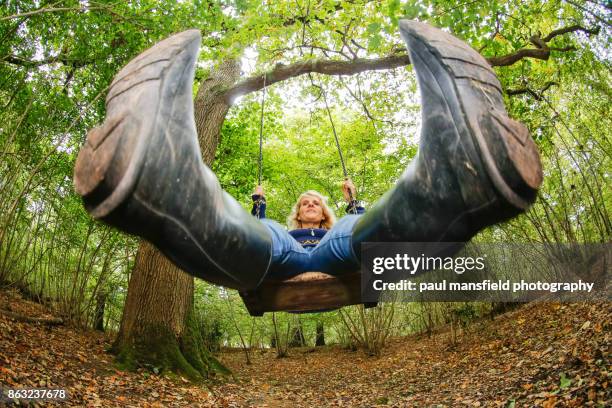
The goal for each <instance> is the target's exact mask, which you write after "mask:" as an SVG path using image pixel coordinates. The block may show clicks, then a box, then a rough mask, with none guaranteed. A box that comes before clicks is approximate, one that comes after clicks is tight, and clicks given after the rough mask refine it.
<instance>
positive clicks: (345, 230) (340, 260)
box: [251, 179, 365, 278]
mask: <svg viewBox="0 0 612 408" xmlns="http://www.w3.org/2000/svg"><path fill="white" fill-rule="evenodd" d="M342 192H343V195H344V199H345V200H346V202H347V203H348V205H347V207H346V212H347V214H348V215H347V216H346V217H344V218H342V219H341V220H340V222H338V223H337V226H336V227H335V228H332V227H334V225H335V224H336V217H335V215H334V212H333V211H332V209H330V208H329V206H328V205H327V201H326V200H325V197H323V195H321V193H319V192H317V191H314V190H308V191H306V192H304V193H302V194H301V195H300V197H299V198H298V200H297V202H296V203H295V205H294V206H293V208H292V210H291V213H290V214H289V217H288V218H287V224H288V226H289V231H287V230H285V229H284V228H283V227H282V226H281V225H280V224H278V223H277V222H275V221H273V220H269V219H267V218H266V199H265V194H264V190H263V187H262V186H257V188H256V189H255V191H254V192H253V195H252V198H253V209H252V210H251V214H252V215H254V216H256V217H257V218H259V220H260V221H261V222H263V223H264V224H265V226H266V227H267V228H268V230H269V231H270V234H271V235H272V251H273V255H272V269H271V271H270V274H269V276H270V277H273V278H289V277H291V276H295V275H297V274H300V273H302V272H307V271H319V272H326V273H329V274H338V273H342V272H347V271H350V270H351V269H352V270H357V269H359V262H358V259H357V257H355V256H354V254H353V251H352V250H351V240H350V231H351V230H352V226H353V225H354V223H355V222H356V221H357V219H358V215H359V214H363V213H364V212H365V210H364V208H363V207H361V206H359V204H358V201H357V200H354V199H353V197H355V196H356V193H357V189H356V188H355V185H354V184H353V182H352V181H351V180H350V179H347V180H345V181H344V182H343V183H342ZM330 230H333V232H330V235H329V236H328V231H330ZM326 236H327V239H326ZM347 261H349V262H348V264H347ZM339 264H343V265H345V266H344V267H342V268H340V269H339V268H338V265H339ZM349 265H351V266H349Z"/></svg>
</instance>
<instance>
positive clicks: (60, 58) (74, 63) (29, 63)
mask: <svg viewBox="0 0 612 408" xmlns="http://www.w3.org/2000/svg"><path fill="white" fill-rule="evenodd" d="M0 61H4V62H8V63H10V64H13V65H19V66H22V67H40V66H41V65H48V64H54V63H56V62H61V63H62V64H64V65H67V66H71V67H73V68H81V67H84V66H85V65H88V64H92V63H93V62H94V61H93V60H90V61H87V60H80V59H74V58H69V57H67V56H65V55H57V56H55V57H49V58H45V59H42V60H27V59H25V58H21V57H17V56H14V55H7V56H5V57H3V58H2V59H0Z"/></svg>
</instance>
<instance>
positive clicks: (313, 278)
mask: <svg viewBox="0 0 612 408" xmlns="http://www.w3.org/2000/svg"><path fill="white" fill-rule="evenodd" d="M240 296H241V297H242V300H243V302H244V305H245V306H246V308H247V310H248V311H249V314H250V315H251V316H263V314H264V313H265V312H280V311H285V312H294V313H308V312H311V313H314V312H322V311H329V310H334V309H338V308H340V307H343V306H348V305H357V304H361V303H363V302H362V301H361V274H360V273H359V272H354V273H347V274H343V275H338V276H332V275H328V274H326V273H322V272H304V273H302V274H300V275H297V276H294V277H292V278H290V279H285V280H273V279H266V280H265V281H264V282H262V283H261V285H259V287H257V289H254V290H252V291H248V292H240ZM364 305H365V307H374V306H376V303H364Z"/></svg>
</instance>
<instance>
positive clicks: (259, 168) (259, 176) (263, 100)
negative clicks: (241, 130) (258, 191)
mask: <svg viewBox="0 0 612 408" xmlns="http://www.w3.org/2000/svg"><path fill="white" fill-rule="evenodd" d="M265 103H266V74H265V73H264V74H263V92H262V94H261V116H260V120H259V157H258V159H257V185H258V186H261V179H262V175H263V126H264V105H265ZM262 199H263V197H260V198H259V200H257V204H256V208H255V217H257V218H260V211H261V204H262Z"/></svg>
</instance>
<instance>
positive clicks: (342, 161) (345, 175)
mask: <svg viewBox="0 0 612 408" xmlns="http://www.w3.org/2000/svg"><path fill="white" fill-rule="evenodd" d="M320 89H321V94H322V95H323V101H324V102H325V110H326V111H327V116H328V117H329V123H330V124H331V128H332V132H333V134H334V140H335V141H336V149H338V155H339V156H340V164H341V165H342V173H344V179H345V180H348V179H349V175H348V171H347V170H346V165H345V164H344V156H343V155H342V148H341V147H340V141H339V140H338V133H336V126H335V125H334V120H333V119H332V114H331V110H330V109H329V104H328V103H327V94H326V92H325V90H324V89H323V87H320ZM348 195H349V200H350V203H351V205H352V206H351V208H350V210H349V211H350V212H351V214H357V206H356V205H355V204H354V201H355V198H354V197H353V193H352V192H351V189H350V188H349V189H348Z"/></svg>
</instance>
